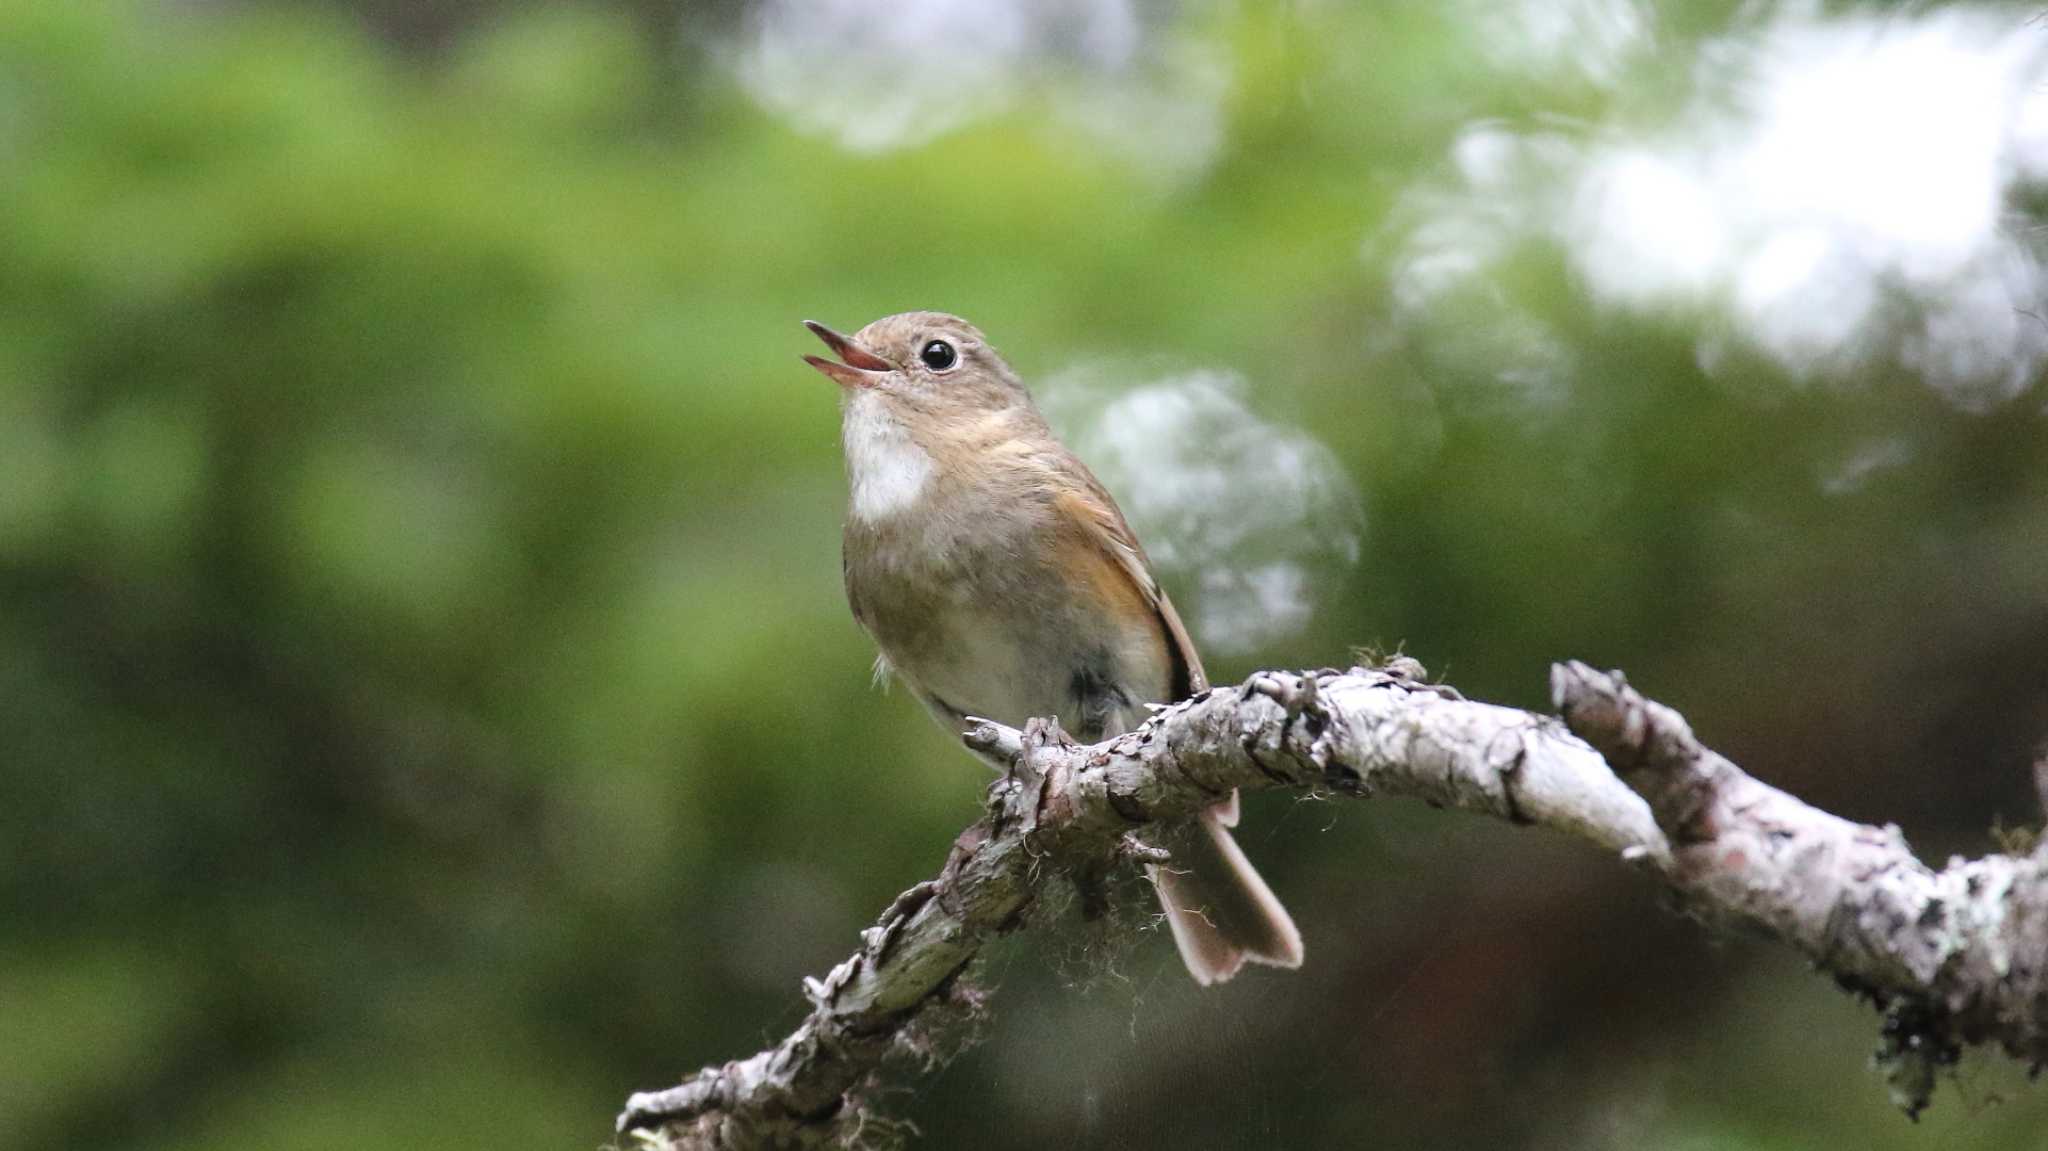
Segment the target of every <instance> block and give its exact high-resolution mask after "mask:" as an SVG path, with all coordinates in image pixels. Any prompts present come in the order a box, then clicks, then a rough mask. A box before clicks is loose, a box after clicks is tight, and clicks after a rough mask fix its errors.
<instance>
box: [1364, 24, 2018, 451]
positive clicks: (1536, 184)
mask: <svg viewBox="0 0 2048 1151" xmlns="http://www.w3.org/2000/svg"><path fill="white" fill-rule="evenodd" d="M1565 7H1566V8H1567V9H1571V8H1574V5H1570V4H1567V5H1565ZM1787 13H1788V14H1785V15H1781V16H1779V17H1777V18H1775V19H1774V20H1773V21H1772V22H1771V23H1768V24H1766V25H1764V26H1763V27H1761V28H1759V29H1755V30H1752V31H1750V32H1746V33H1744V34H1741V35H1737V36H1730V37H1727V38H1725V39H1723V40H1721V41H1717V42H1710V43H1708V44H1706V45H1704V46H1703V47H1701V48H1700V49H1699V51H1698V54H1697V58H1698V60H1699V61H1700V63H1699V85H1698V87H1699V90H1700V91H1701V92H1702V93H1709V94H1719V95H1718V97H1710V96H1702V97H1701V98H1699V99H1696V100H1695V101H1694V102H1693V104H1692V105H1691V106H1690V107H1688V108H1686V109H1684V110H1683V111H1681V112H1680V113H1679V114H1678V115H1677V116H1675V117H1674V119H1673V122H1672V123H1670V124H1668V125H1666V126H1665V127H1663V128H1661V129H1651V130H1648V131H1643V130H1638V129H1634V128H1633V127H1631V128H1628V129H1622V128H1620V127H1617V126H1599V125H1595V126H1591V127H1587V128H1585V129H1583V130H1581V131H1579V132H1577V133H1575V134H1573V133H1564V132H1561V131H1560V129H1559V128H1558V127H1557V126H1556V125H1549V126H1546V127H1545V128H1544V129H1542V130H1540V131H1531V132H1527V133H1513V132H1509V131H1507V130H1505V129H1503V128H1501V127H1500V126H1498V125H1494V124H1480V125H1475V126H1474V127H1473V128H1472V129H1471V130H1470V131H1468V133H1467V134H1466V136H1465V137H1464V138H1463V139H1461V140H1460V142H1459V143H1458V144H1457V145H1456V146H1455V147H1454V149H1453V151H1452V155H1451V160H1452V163H1453V167H1454V169H1455V171H1456V173H1457V179H1456V182H1455V184H1454V185H1453V186H1452V188H1451V189H1450V190H1449V191H1448V192H1446V191H1445V190H1444V189H1442V188H1441V187H1439V188H1438V189H1435V190H1425V191H1422V192H1419V193H1417V194H1415V195H1412V196H1411V197H1410V198H1409V206H1410V208H1411V209H1413V210H1415V211H1416V212H1417V213H1418V214H1419V215H1420V217H1421V219H1422V222H1421V223H1420V224H1418V225H1417V226H1416V227H1415V228H1414V229H1413V231H1412V233H1411V235H1410V236H1409V239H1408V242H1407V249H1406V251H1405V252H1404V254H1403V257H1402V259H1401V260H1400V261H1398V262H1397V265H1396V268H1395V276H1396V281H1395V298H1396V300H1397V301H1398V302H1400V303H1401V304H1402V305H1403V306H1404V309H1405V310H1408V311H1410V312H1415V311H1417V310H1418V306H1419V305H1421V304H1424V303H1427V302H1429V301H1432V300H1434V299H1437V298H1440V297H1443V296H1447V295H1449V294H1451V293H1454V292H1460V291H1469V290H1470V282H1471V281H1481V282H1483V281H1484V280H1485V279H1486V278H1487V277H1489V276H1490V275H1491V274H1492V272H1493V269H1494V265H1495V262H1496V261H1497V260H1498V259H1499V258H1500V257H1501V256H1502V255H1503V254H1504V253H1508V252H1512V251H1513V250H1514V249H1515V248H1516V247H1517V246H1518V245H1522V244H1527V243H1531V242H1536V243H1544V244H1552V245H1556V246H1558V247H1560V248H1562V249H1563V251H1564V253H1565V255H1566V258H1567V259H1568V261H1569V263H1570V265H1571V267H1572V269H1573V270H1574V271H1575V272H1576V273H1577V275H1578V276H1579V277H1580V279H1581V282H1582V283H1583V284H1584V285H1585V287H1586V290H1587V292H1588V293H1589V294H1590V295H1591V296H1592V297H1593V298H1594V299H1595V300H1596V301H1598V302H1599V303H1601V304H1603V305H1606V306H1608V307H1614V308H1620V309H1626V310H1634V311H1659V310H1672V309H1681V310H1689V311H1700V312H1705V313H1707V314H1709V315H1716V314H1718V315H1723V316H1725V317H1726V318H1727V319H1728V320H1729V321H1730V324H1729V325H1728V327H1729V329H1730V330H1729V331H1728V332H1727V333H1726V334H1725V335H1724V334H1723V333H1721V332H1719V331H1717V332H1715V334H1713V335H1711V336H1709V337H1707V340H1709V341H1716V342H1718V341H1723V340H1725V339H1727V338H1729V337H1730V336H1732V338H1733V339H1734V340H1735V341H1737V342H1738V343H1740V344H1746V345H1748V346H1750V347H1752V348H1754V349H1757V350H1759V351H1761V352H1762V353H1764V354H1765V355H1766V356H1767V357H1769V358H1770V359H1771V360H1773V361H1775V362H1776V363H1777V364H1778V365H1779V366H1780V367H1781V368H1783V369H1784V370H1785V371H1786V372H1787V373H1788V374H1789V375H1790V376H1791V377H1792V378H1794V379H1808V378H1847V377H1851V376H1852V375H1853V374H1854V373H1857V372H1860V371H1864V370H1867V369H1868V368H1869V367H1870V366H1871V365H1872V364H1873V362H1875V361H1878V360H1881V359H1882V360H1889V361H1891V362H1894V363H1897V364H1900V365H1903V366H1906V367H1908V368H1911V369H1913V370H1915V371H1917V372H1919V373H1920V374H1921V376H1922V377H1923V378H1924V379H1925V380H1926V382H1927V383H1928V384H1929V385H1930V386H1931V387H1933V388H1935V389H1937V390H1938V391H1940V392H1941V393H1942V394H1943V395H1944V396H1946V397H1948V398H1949V399H1950V400H1951V401H1953V402H1954V403H1956V404H1957V405H1958V406H1962V407H1966V408H1969V409H1972V410H1988V409H1989V408H1991V407H1993V406H1996V404H1998V403H1999V402H2001V401H2002V400H2005V399H2010V398H2011V397H2012V396H2014V395H2016V394H2018V393H2019V392H2021V391H2023V390H2024V389H2025V388H2026V386H2027V385H2028V383H2029V382H2030V381H2031V380H2032V379H2033V378H2034V377H2035V376H2036V375H2038V373H2039V372H2040V371H2041V370H2042V367H2043V365H2044V363H2048V340H2044V337H2048V323H2033V324H2030V323H2029V322H2028V319H2027V316H2026V313H2029V312H2033V313H2041V314H2048V313H2043V309H2042V306H2041V304H2040V301H2041V299H2042V297H2043V295H2044V293H2048V279H2044V276H2043V274H2042V269H2041V265H2040V261H2039V260H2038V259H2036V258H2035V256H2034V254H2033V253H2034V251H2035V249H2036V247H2037V246H2038V245H2040V244H2041V243H2042V242H2043V238H2042V233H2041V232H2040V231H2039V229H2038V227H2037V228H2034V229H2033V230H2032V231H2030V230H2029V229H2028V228H2027V227H2026V226H2024V225H2020V226H2015V225H2014V224H2012V223H2011V222H2010V221H2008V220H2007V219H2006V215H2005V213H2006V206H2005V205H2006V199H2007V197H2008V195H2009V194H2010V192H2011V191H2012V189H2013V188H2014V186H2015V185H2016V184H2018V183H2020V182H2022V181H2041V180H2048V34H2044V31H2043V29H2042V28H2040V27H2039V26H2037V25H2035V24H2031V23H2029V22H2027V21H2025V20H2023V19H2020V18H2017V17H2016V16H2015V15H2014V14H2013V12H2012V10H2010V9H2002V10H1993V9H1982V8H1967V7H1951V8H1944V9H1941V10H1939V11H1935V12H1930V13H1924V14H1920V15H1901V14H1893V15H1886V16H1848V17H1843V18H1840V19H1828V18H1824V17H1822V16H1820V15H1818V14H1817V9H1816V8H1814V7H1813V6H1810V5H1795V6H1793V7H1792V8H1790V9H1788V10H1787ZM1559 18H1560V19H1563V18H1564V17H1562V16H1561V17H1559ZM1647 38H1648V34H1647V32H1646V33H1645V34H1644V35H1643V36H1639V37H1634V38H1632V39H1630V38H1624V39H1625V40H1627V42H1628V43H1629V44H1630V45H1631V48H1630V50H1631V51H1634V50H1637V49H1640V48H1646V47H1648V43H1647ZM1617 42H1620V41H1617ZM1902 316H1903V317H1908V320H1907V322H1903V323H1902V322H1901V317H1902ZM1913 317H1917V318H1913ZM1725 350H1726V349H1725V348H1721V347H1716V348H1712V349H1709V348H1706V347H1704V346H1703V347H1702V355H1701V360H1702V362H1703V363H1707V364H1717V363H1722V362H1727V358H1726V357H1725V356H1724V355H1722V354H1721V353H1722V352H1724V351H1725ZM1709 353H1712V354H1709Z"/></svg>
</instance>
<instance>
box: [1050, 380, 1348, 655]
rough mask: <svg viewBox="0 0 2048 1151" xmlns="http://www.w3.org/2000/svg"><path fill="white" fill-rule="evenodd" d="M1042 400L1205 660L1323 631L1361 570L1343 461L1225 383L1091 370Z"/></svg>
mask: <svg viewBox="0 0 2048 1151" xmlns="http://www.w3.org/2000/svg"><path fill="white" fill-rule="evenodd" d="M1038 391H1039V393H1040V394H1039V401H1040V403H1041V405H1042V406H1043V407H1044V409H1045V411H1046V414H1047V417H1048V418H1049V419H1051V420H1052V422H1053V425H1054V427H1056V428H1057V429H1059V431H1060V432H1061V434H1062V435H1063V437H1064V438H1065V440H1066V442H1067V444H1068V446H1070V447H1072V448H1073V449H1074V451H1075V453H1076V454H1077V455H1079V456H1080V457H1081V458H1082V459H1083V460H1085V461H1086V462H1087V463H1088V466H1089V467H1090V468H1092V469H1094V471H1095V473H1096V475H1097V476H1098V477H1100V478H1101V480H1102V482H1103V484H1104V485H1105V486H1106V487H1108V488H1109V490H1110V493H1111V494H1112V495H1114V496H1115V497H1116V499H1117V502H1118V504H1119V505H1120V506H1121V507H1122V508H1123V510H1124V515H1125V516H1126V517H1127V518H1128V519H1129V520H1130V521H1131V528H1132V530H1133V531H1135V532H1137V534H1138V538H1139V540H1140V541H1142V542H1143V543H1144V545H1145V550H1146V553H1147V554H1148V555H1149V556H1150V557H1151V559H1152V563H1153V565H1154V566H1155V567H1156V568H1157V569H1158V574H1159V575H1160V577H1161V578H1162V579H1163V580H1164V582H1166V583H1167V584H1168V585H1169V586H1170V587H1171V588H1172V589H1173V590H1175V591H1176V592H1178V595H1177V596H1176V602H1177V604H1178V606H1179V607H1180V608H1181V612H1182V614H1183V615H1184V616H1186V617H1187V619H1188V624H1189V627H1190V628H1191V629H1192V630H1193V632H1194V636H1195V642H1196V645H1197V646H1198V647H1199V648H1201V649H1202V650H1203V651H1214V652H1217V653H1219V654H1221V653H1233V654H1236V653H1245V652H1249V651H1252V650H1254V649H1256V648H1258V647H1260V646H1261V645H1263V644H1266V643H1270V642H1272V641H1274V640H1276V639H1280V638H1283V637H1285V636H1288V635H1291V634H1294V633H1297V632H1299V631H1300V630H1301V629H1302V628H1304V627H1305V626H1307V624H1308V623H1309V621H1310V620H1311V619H1312V618H1313V616H1314V613H1315V607H1316V592H1317V589H1318V587H1321V586H1327V582H1328V581H1327V580H1325V579H1322V578H1319V577H1321V576H1324V575H1327V574H1328V573H1329V572H1331V571H1333V570H1343V569H1345V568H1348V567H1350V566H1351V565H1353V564H1355V563H1357V562H1358V557H1359V547H1360V537H1361V535H1362V533H1363V531H1364V527H1365V520H1364V514H1363V511H1362V510H1361V507H1360V504H1359V498H1358V493H1357V488H1356V486H1355V485H1354V484H1353V482H1352V481H1351V478H1350V477H1349V476H1348V475H1346V474H1345V472H1344V469H1343V465H1342V464H1340V463H1339V462H1338V461H1337V458H1336V456H1335V455H1334V454H1333V453H1332V452H1331V451H1330V450H1329V449H1328V448H1326V447H1324V446H1323V445H1322V444H1321V443H1319V442H1318V441H1316V440H1315V439H1314V438H1313V437H1311V436H1309V435H1308V434H1307V433H1305V432H1302V431H1299V430H1296V429H1292V428H1287V427H1282V426H1280V425H1277V424H1273V423H1270V422H1268V421H1266V420H1263V419H1261V418H1259V417H1258V416H1257V415H1255V414H1254V413H1253V412H1252V411H1251V409H1250V408H1249V407H1248V406H1247V404H1246V402H1245V398H1244V394H1245V386H1244V382H1243V381H1242V380H1241V379H1239V378H1238V377H1236V376H1234V375H1231V374H1228V373H1224V372H1214V371H1192V372H1180V373H1169V372H1163V371H1160V370H1157V369H1146V368H1144V367H1138V366H1132V365H1130V364H1117V363H1105V364H1094V365H1087V366H1084V367H1080V368H1076V369H1072V370H1069V371H1066V372H1063V373H1061V374H1059V375H1057V376H1055V377H1053V378H1052V379H1050V380H1048V381H1047V382H1046V383H1045V384H1044V385H1043V386H1042V387H1041V388H1039V389H1038Z"/></svg>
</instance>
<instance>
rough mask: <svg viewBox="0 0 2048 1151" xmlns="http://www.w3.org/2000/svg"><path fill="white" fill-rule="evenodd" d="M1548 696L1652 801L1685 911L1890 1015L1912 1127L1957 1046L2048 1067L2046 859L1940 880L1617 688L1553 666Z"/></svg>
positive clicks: (1963, 869) (1886, 838) (1899, 844)
mask: <svg viewBox="0 0 2048 1151" xmlns="http://www.w3.org/2000/svg"><path fill="white" fill-rule="evenodd" d="M1551 694H1552V697H1553V702H1555V703H1556V705H1557V707H1558V710H1559V711H1560V712H1562V713H1563V715H1564V718H1565V722H1566V723H1568V724H1569V725H1571V729H1572V730H1573V731H1574V732H1577V733H1578V734H1579V735H1580V736H1582V737H1584V738H1585V739H1586V741H1587V742H1589V743H1591V744H1592V745H1593V746H1594V747H1597V748H1599V749H1600V751H1601V753H1602V754H1603V755H1605V756H1606V757H1607V761H1608V762H1609V763H1610V764H1612V765H1613V766H1614V770H1615V771H1616V772H1618V773H1619V774H1620V775H1621V778H1622V779H1623V780H1624V781H1626V782H1627V783H1628V784H1629V785H1630V786H1631V787H1633V788H1634V789H1635V790H1636V791H1637V792H1638V793H1640V794H1641V795H1642V796H1643V797H1644V798H1645V799H1647V800H1648V801H1649V803H1650V810H1651V811H1652V812H1654V813H1655V814H1656V817H1657V824H1658V826H1659V827H1661V828H1663V830H1664V834H1665V837H1666V840H1667V842H1668V843H1669V844H1670V849H1671V858H1670V862H1669V863H1668V865H1667V866H1666V869H1665V877H1666V878H1667V879H1668V880H1669V881H1670V882H1671V884H1672V886H1673V887H1675V888H1676V889H1677V890H1678V891H1679V892H1680V893H1681V894H1682V895H1683V896H1684V897H1685V900H1686V905H1687V906H1688V908H1690V909H1692V910H1694V911H1696V912H1697V913H1698V914H1699V915H1700V916H1701V917H1702V918H1707V919H1722V920H1735V921H1739V922H1743V923H1747V924H1750V925H1753V926H1755V927H1758V928H1761V929H1762V930H1763V931H1764V932H1765V933H1766V934H1768V935H1771V936H1774V937H1776V938H1778V939H1781V940H1783V941H1784V942H1786V943H1789V944H1791V945H1792V946H1794V947H1796V948H1798V949H1799V950H1800V951H1802V952H1804V953H1806V955H1807V957H1808V958H1810V959H1812V960H1813V962H1814V964H1815V966H1817V967H1819V968H1821V969H1822V970H1824V971H1826V972H1828V973H1829V974H1831V975H1833V976H1834V977H1835V978H1836V980H1838V981H1839V982H1840V983H1841V984H1842V985H1843V986H1844V987H1847V988H1849V989H1850V990H1853V991H1858V992H1862V993H1864V994H1867V995H1869V996H1870V997H1871V998H1872V999H1873V1000H1875V1001H1876V1002H1877V1003H1878V1005H1879V1006H1881V1007H1883V1008H1885V1009H1886V1012H1887V1018H1886V1027H1885V1047H1884V1049H1883V1051H1881V1052H1880V1057H1881V1059H1882V1060H1883V1061H1884V1063H1885V1064H1886V1070H1887V1072H1888V1074H1889V1076H1890V1078H1891V1081H1892V1086H1893V1092H1894V1097H1895V1098H1896V1099H1897V1100H1898V1102H1899V1104H1900V1106H1902V1107H1904V1108H1905V1109H1906V1111H1907V1113H1908V1114H1918V1113H1919V1111H1920V1109H1921V1108H1923V1107H1925V1106H1926V1105H1927V1101H1928V1096H1929V1094H1930V1092H1931V1090H1932V1088H1933V1073H1934V1071H1935V1069H1936V1068H1938V1067H1940V1066H1942V1065H1944V1064H1947V1063H1951V1062H1953V1061H1954V1060H1955V1058H1956V1056H1957V1055H1958V1054H1959V1053H1960V1051H1961V1049H1962V1048H1963V1047H1964V1046H1967V1045H1971V1044H1978V1043H1996V1044H1998V1045H2000V1046H2002V1047H2003V1048H2005V1050H2006V1051H2008V1052H2010V1053H2011V1054H2013V1055H2014V1056H2016V1057H2018V1058H2021V1059H2024V1060H2026V1061H2027V1062H2029V1063H2030V1064H2032V1065H2034V1066H2036V1067H2039V1066H2041V1065H2043V1064H2048V853H2044V851H2043V850H2041V849H2036V850H2035V851H2034V852H2033V853H2032V854H2031V855H2026V856H2012V855H1988V856H1985V857H1984V858H1982V859H1971V860H1963V859H1952V860H1950V861H1949V863H1948V866H1946V867H1944V868H1943V869H1942V870H1940V871H1935V870H1933V869H1931V868H1929V867H1928V866H1927V865H1926V864H1924V863H1922V862H1921V861H1920V860H1919V859H1918V858H1917V857H1915V856H1914V855H1913V853H1912V851H1911V850H1910V849H1909V848H1908V847H1907V846H1906V841H1905V837H1904V836H1902V835H1900V834H1899V829H1898V828H1897V827H1895V826H1890V825H1887V826H1885V827H1881V828H1880V827H1871V826H1868V825H1866V824H1860V823H1852V822H1850V821H1848V820H1846V819H1842V818H1840V817H1839V816H1834V815H1830V814H1828V813H1827V812H1825V811H1821V810H1820V809H1818V808H1815V807H1811V806H1808V805H1807V804H1805V803H1802V802H1800V801H1799V800H1797V799H1795V798H1793V797H1792V796H1790V795H1787V794H1785V793H1784V792H1782V791H1779V790H1778V789H1777V788H1775V787H1772V786H1770V785H1769V784H1767V783H1762V782H1760V781H1758V780H1756V779H1754V778H1752V777H1750V776H1749V775H1747V774H1745V773H1744V772H1743V771H1742V769H1741V768H1739V767H1736V766H1735V765H1734V764H1732V763H1730V762H1728V760H1726V759H1724V758H1722V757H1721V756H1720V755H1718V754H1717V753H1715V752H1714V751H1713V750H1711V749H1709V748H1707V747H1703V746H1701V744H1700V742H1699V740H1698V739H1696V738H1694V736H1693V733H1692V729H1691V727H1689V726H1688V725H1687V724H1686V722H1685V718H1684V717H1683V716H1681V715H1679V714H1678V713H1677V712H1675V711H1673V710H1671V709H1670V708H1668V707H1665V706H1664V705H1662V704H1660V703H1656V702H1654V701H1652V700H1647V699H1644V698H1643V697H1642V696H1641V695H1640V694H1638V693H1637V692H1636V691H1635V689H1633V688H1631V687H1629V686H1628V685H1627V683H1625V682H1624V681H1623V680H1622V677H1621V676H1620V675H1619V674H1603V673H1601V672H1598V671H1595V670H1593V669H1592V668H1590V667H1587V666H1586V665H1585V664H1582V663H1569V664H1560V665H1558V666H1556V667H1554V668H1552V669H1551Z"/></svg>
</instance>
